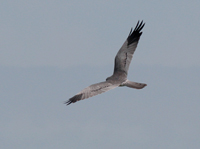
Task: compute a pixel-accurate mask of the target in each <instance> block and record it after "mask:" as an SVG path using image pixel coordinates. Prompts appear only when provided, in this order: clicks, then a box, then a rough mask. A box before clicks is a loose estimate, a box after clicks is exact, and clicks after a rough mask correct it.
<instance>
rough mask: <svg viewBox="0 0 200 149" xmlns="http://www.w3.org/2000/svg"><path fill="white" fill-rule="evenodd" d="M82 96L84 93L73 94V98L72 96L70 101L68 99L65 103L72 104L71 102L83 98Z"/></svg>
mask: <svg viewBox="0 0 200 149" xmlns="http://www.w3.org/2000/svg"><path fill="white" fill-rule="evenodd" d="M82 96H83V94H77V95H75V96H73V97H72V98H70V99H69V100H68V101H66V102H65V103H64V104H66V105H70V104H71V103H75V102H77V101H79V100H81V99H82Z"/></svg>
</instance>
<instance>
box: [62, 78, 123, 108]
mask: <svg viewBox="0 0 200 149" xmlns="http://www.w3.org/2000/svg"><path fill="white" fill-rule="evenodd" d="M119 85H120V84H112V83H109V82H106V81H105V82H100V83H96V84H92V85H90V86H88V87H86V88H85V89H83V90H82V91H81V92H79V93H78V94H76V95H75V96H73V97H72V98H70V99H69V100H68V101H67V102H65V104H67V105H69V104H71V103H75V102H76V101H79V100H83V99H86V98H89V97H92V96H95V95H98V94H101V93H103V92H106V91H109V90H111V89H114V88H116V87H118V86H119Z"/></svg>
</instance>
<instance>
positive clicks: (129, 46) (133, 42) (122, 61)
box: [114, 21, 145, 74]
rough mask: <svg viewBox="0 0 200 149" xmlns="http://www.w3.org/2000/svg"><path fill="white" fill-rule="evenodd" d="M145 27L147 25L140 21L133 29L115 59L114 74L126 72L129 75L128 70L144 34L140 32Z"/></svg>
mask: <svg viewBox="0 0 200 149" xmlns="http://www.w3.org/2000/svg"><path fill="white" fill-rule="evenodd" d="M144 25H145V23H143V21H142V22H141V23H140V22H139V21H138V23H137V25H136V27H135V29H134V30H133V31H132V28H131V31H130V33H129V35H128V38H127V39H126V41H125V42H124V44H123V45H122V47H121V48H120V50H119V51H118V53H117V55H116V57H115V67H114V73H115V72H117V71H124V72H125V73H126V74H127V73H128V68H129V65H130V63H131V59H132V57H133V53H134V51H135V49H136V47H137V44H138V41H139V39H140V36H141V35H142V32H140V31H141V30H142V28H143V27H144Z"/></svg>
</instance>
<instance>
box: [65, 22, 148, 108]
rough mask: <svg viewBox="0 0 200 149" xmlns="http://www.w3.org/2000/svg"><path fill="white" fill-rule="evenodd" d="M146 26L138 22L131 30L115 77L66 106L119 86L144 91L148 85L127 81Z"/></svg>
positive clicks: (119, 57) (117, 63)
mask: <svg viewBox="0 0 200 149" xmlns="http://www.w3.org/2000/svg"><path fill="white" fill-rule="evenodd" d="M144 25H145V23H143V21H142V22H139V21H138V23H137V25H136V27H135V29H134V30H132V28H131V31H130V33H129V35H128V38H127V39H126V41H125V42H124V44H123V45H122V47H121V48H120V50H119V51H118V53H117V55H116V57H115V67H114V73H113V75H112V76H110V77H108V78H107V79H106V81H104V82H100V83H96V84H93V85H90V86H89V87H87V88H85V89H83V90H82V91H81V92H79V93H78V94H76V95H75V96H73V97H71V98H70V99H69V100H68V101H66V102H65V104H67V105H69V104H71V103H75V102H77V101H79V100H83V99H86V98H89V97H92V96H95V95H98V94H101V93H103V92H106V91H109V90H111V89H114V88H116V87H118V86H127V87H131V88H135V89H142V88H144V87H145V86H146V84H144V83H137V82H132V81H129V80H128V79H127V74H128V69H129V65H130V63H131V59H132V57H133V53H134V51H135V49H136V47H137V44H138V42H139V39H140V36H141V35H142V32H141V30H142V28H143V27H144Z"/></svg>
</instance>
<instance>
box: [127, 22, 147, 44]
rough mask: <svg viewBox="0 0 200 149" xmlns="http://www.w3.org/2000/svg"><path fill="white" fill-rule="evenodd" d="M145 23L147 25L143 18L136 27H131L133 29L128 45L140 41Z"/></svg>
mask: <svg viewBox="0 0 200 149" xmlns="http://www.w3.org/2000/svg"><path fill="white" fill-rule="evenodd" d="M144 25H145V23H143V20H142V21H141V22H140V20H139V21H138V22H137V24H136V26H135V29H134V30H133V29H132V28H131V31H130V33H129V35H128V38H127V41H128V45H130V44H132V43H133V42H135V41H138V40H139V39H140V36H141V35H142V32H141V30H142V29H143V27H144Z"/></svg>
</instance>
